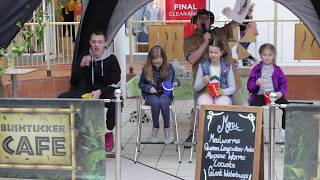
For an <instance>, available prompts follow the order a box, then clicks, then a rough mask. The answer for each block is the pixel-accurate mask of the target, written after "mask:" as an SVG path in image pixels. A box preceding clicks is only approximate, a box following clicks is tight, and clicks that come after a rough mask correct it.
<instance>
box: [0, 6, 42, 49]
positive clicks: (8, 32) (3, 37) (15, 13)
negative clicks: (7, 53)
mask: <svg viewBox="0 0 320 180" xmlns="http://www.w3.org/2000/svg"><path fill="white" fill-rule="evenodd" d="M41 2H42V1H41V0H10V1H8V0H0V17H1V18H0V47H2V48H7V46H8V45H9V44H10V42H11V40H12V39H13V38H14V37H15V36H16V34H17V33H18V32H19V30H20V29H19V27H18V26H16V24H17V22H20V23H21V24H24V23H25V22H27V21H28V20H29V19H31V17H32V13H33V11H34V10H35V9H36V8H37V7H38V6H39V5H40V3H41Z"/></svg>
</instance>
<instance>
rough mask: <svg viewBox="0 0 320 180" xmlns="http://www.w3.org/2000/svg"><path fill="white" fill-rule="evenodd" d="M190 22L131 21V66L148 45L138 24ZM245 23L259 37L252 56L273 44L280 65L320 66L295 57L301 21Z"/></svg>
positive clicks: (182, 21) (252, 47)
mask: <svg viewBox="0 0 320 180" xmlns="http://www.w3.org/2000/svg"><path fill="white" fill-rule="evenodd" d="M189 22H190V21H189V20H160V21H141V20H132V19H129V21H128V24H127V27H128V39H129V61H128V63H129V64H133V66H135V65H141V63H139V62H138V59H139V58H138V57H137V56H139V55H145V54H146V52H142V51H139V48H138V47H139V45H140V46H141V45H147V44H148V42H146V43H141V42H139V41H138V37H137V35H136V34H135V33H134V32H133V30H132V29H133V28H135V27H136V26H137V24H140V25H142V26H143V27H145V26H149V25H159V24H162V25H165V24H170V25H172V24H184V23H189ZM228 22H229V21H219V20H217V21H215V23H214V26H218V27H221V26H223V25H224V24H226V23H228ZM245 22H255V23H256V24H257V29H258V33H259V35H258V36H257V37H256V41H255V42H254V43H252V45H251V46H250V48H249V51H250V54H251V55H253V56H254V57H255V58H257V59H259V53H258V50H259V47H260V46H261V45H262V44H263V43H272V44H274V45H275V46H276V47H277V50H278V55H277V63H278V64H279V65H289V66H290V65H298V64H299V65H312V66H313V65H320V63H319V60H303V61H302V60H299V59H295V57H294V44H295V31H294V28H295V24H302V22H301V21H300V20H299V19H277V20H274V19H253V20H246V21H245Z"/></svg>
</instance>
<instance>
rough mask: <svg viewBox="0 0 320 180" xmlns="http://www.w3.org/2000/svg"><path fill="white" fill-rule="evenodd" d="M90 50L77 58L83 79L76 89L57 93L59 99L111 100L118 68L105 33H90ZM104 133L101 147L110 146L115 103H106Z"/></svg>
mask: <svg viewBox="0 0 320 180" xmlns="http://www.w3.org/2000/svg"><path fill="white" fill-rule="evenodd" d="M89 43H90V47H91V48H90V49H89V50H88V52H86V53H84V54H83V55H82V56H80V58H81V63H80V68H81V74H82V75H83V77H84V82H83V83H81V85H79V86H78V88H77V89H75V90H72V91H69V92H65V93H62V94H60V95H59V98H81V97H82V96H83V95H86V94H88V93H89V94H90V95H91V96H92V98H93V99H115V96H114V91H115V90H116V89H119V88H120V79H121V69H120V66H119V64H118V60H117V57H116V56H115V55H113V54H111V53H110V52H109V50H108V49H107V48H106V35H105V33H104V32H102V31H99V30H97V31H94V32H93V33H92V34H91V36H90V41H89ZM105 107H106V108H108V112H107V115H106V116H107V122H106V124H107V132H106V134H105V150H106V151H111V150H112V149H113V144H114V141H113V133H112V130H113V128H114V126H115V103H114V102H112V103H106V104H105Z"/></svg>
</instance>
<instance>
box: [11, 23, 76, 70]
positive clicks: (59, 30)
mask: <svg viewBox="0 0 320 180" xmlns="http://www.w3.org/2000/svg"><path fill="white" fill-rule="evenodd" d="M36 25H37V24H36V23H26V24H25V27H26V29H28V30H29V31H30V32H31V33H32V38H31V42H30V44H31V46H30V48H28V49H27V52H25V53H23V54H22V55H21V56H18V57H15V58H14V66H15V67H32V66H43V65H47V66H48V64H50V65H53V64H70V63H71V62H72V59H73V51H74V42H75V39H76V35H77V31H78V27H79V22H48V23H46V24H45V32H44V36H43V38H42V37H38V35H37V34H36V32H35V28H36ZM39 39H40V40H39ZM43 39H46V41H44V40H43ZM15 41H16V42H18V43H19V42H21V41H22V34H21V33H19V34H18V35H17V36H16V38H15ZM45 43H46V44H45ZM9 48H10V46H9ZM6 59H7V58H6ZM47 61H49V63H48V62H47Z"/></svg>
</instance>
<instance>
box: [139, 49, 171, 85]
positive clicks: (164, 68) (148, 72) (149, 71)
mask: <svg viewBox="0 0 320 180" xmlns="http://www.w3.org/2000/svg"><path fill="white" fill-rule="evenodd" d="M158 58H162V59H163V63H162V65H161V66H160V76H161V79H167V77H168V74H169V65H168V61H167V56H166V53H165V52H164V51H163V49H162V48H161V47H160V46H158V45H156V46H153V47H152V48H151V49H150V51H149V53H148V57H147V62H146V63H145V65H144V67H143V72H144V74H145V77H146V79H147V80H148V81H150V82H154V80H153V66H152V60H154V59H158Z"/></svg>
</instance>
